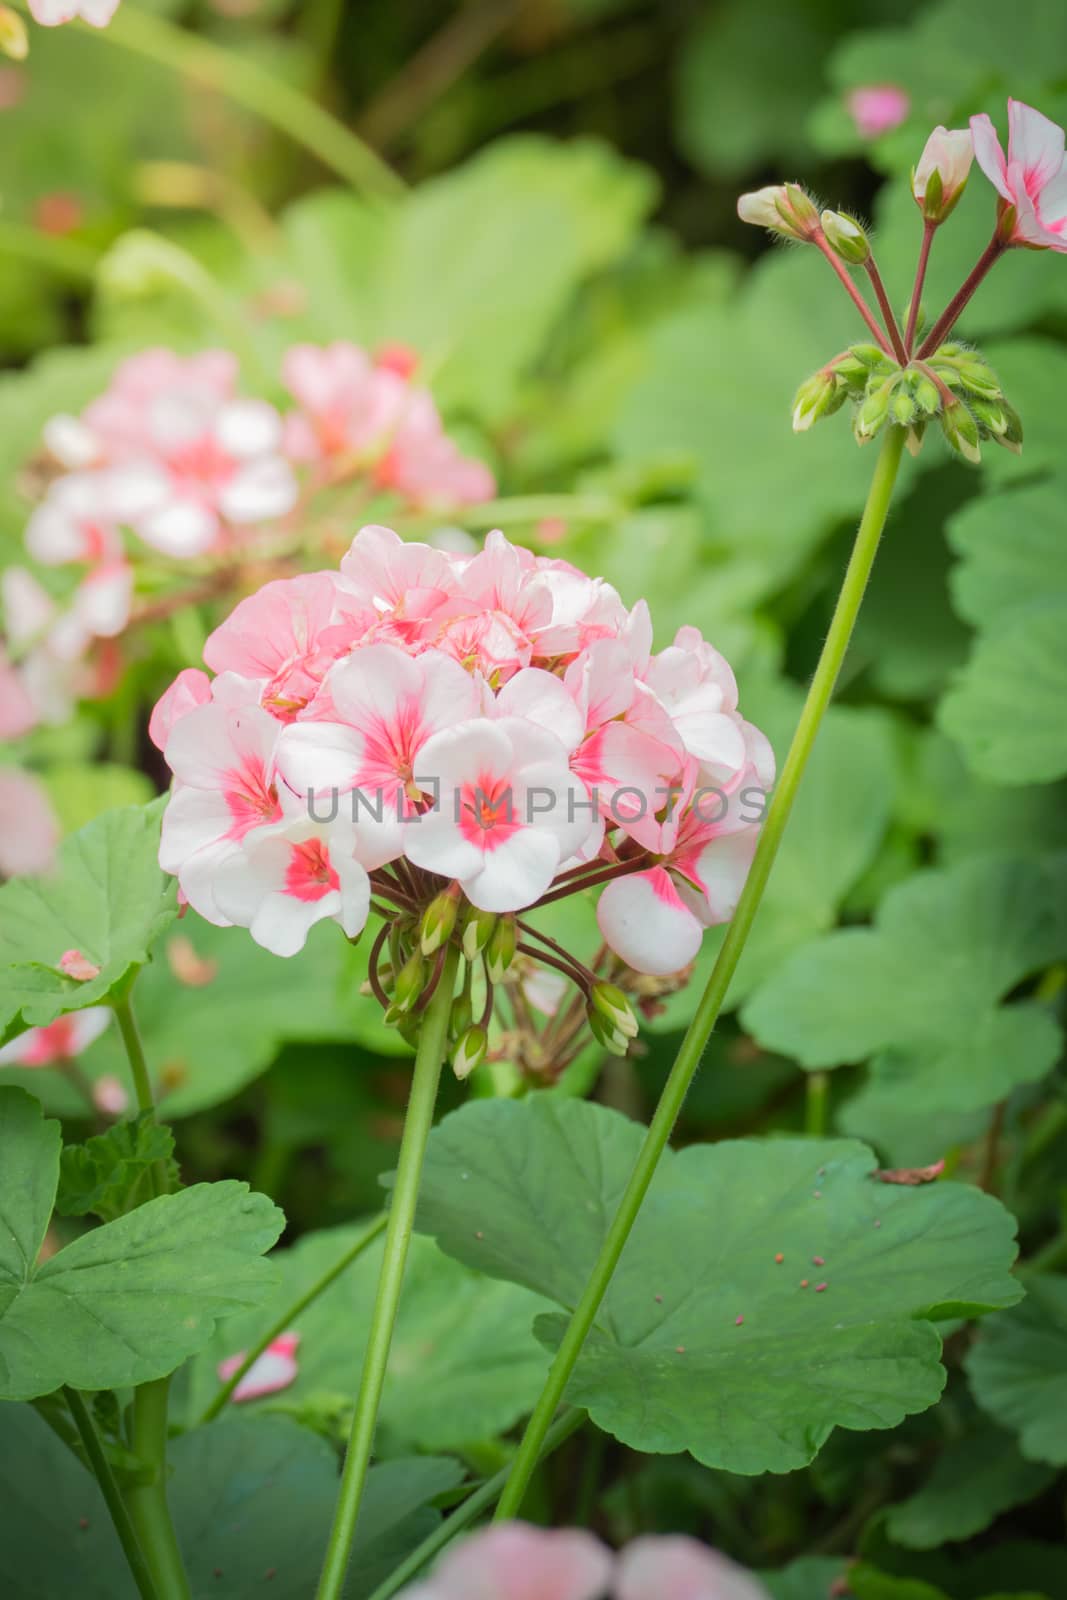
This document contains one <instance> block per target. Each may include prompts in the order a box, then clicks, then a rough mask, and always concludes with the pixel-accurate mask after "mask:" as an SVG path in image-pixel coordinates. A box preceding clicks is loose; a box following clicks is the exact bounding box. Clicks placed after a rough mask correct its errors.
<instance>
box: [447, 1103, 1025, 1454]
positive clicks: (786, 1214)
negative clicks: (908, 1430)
mask: <svg viewBox="0 0 1067 1600" xmlns="http://www.w3.org/2000/svg"><path fill="white" fill-rule="evenodd" d="M641 1136H642V1130H641V1129H640V1128H639V1127H638V1126H637V1125H636V1124H634V1123H631V1122H628V1121H627V1120H626V1119H625V1118H624V1117H621V1116H619V1115H618V1114H617V1113H615V1112H611V1111H608V1110H606V1109H604V1108H603V1107H600V1106H595V1105H591V1104H588V1103H586V1102H584V1101H574V1100H555V1099H544V1098H542V1099H535V1100H527V1101H524V1102H511V1101H482V1102H473V1103H471V1104H469V1105H468V1106H466V1107H465V1108H464V1109H463V1110H462V1111H460V1112H456V1113H454V1114H453V1115H452V1116H449V1117H446V1118H445V1120H444V1122H443V1123H442V1124H441V1125H440V1127H439V1128H438V1129H437V1130H436V1131H435V1132H434V1134H433V1136H432V1138H431V1140H430V1150H429V1153H428V1157H427V1166H426V1173H425V1178H424V1185H423V1196H422V1201H421V1206H420V1213H419V1223H418V1225H419V1227H420V1228H421V1229H422V1230H423V1231H425V1232H431V1233H433V1234H434V1235H435V1236H436V1237H437V1238H438V1240H439V1242H440V1244H441V1246H442V1248H443V1249H445V1250H447V1251H448V1252H449V1254H451V1255H455V1256H456V1257H457V1258H458V1259H459V1260H461V1261H463V1262H465V1263H467V1264H468V1265H470V1266H478V1267H480V1268H481V1269H482V1270H483V1271H485V1272H488V1273H490V1274H492V1275H493V1276H496V1277H504V1278H509V1279H511V1280H513V1281H517V1282H521V1283H523V1284H525V1285H526V1286H527V1287H528V1288H530V1289H533V1290H535V1291H536V1292H537V1293H540V1294H545V1295H548V1296H550V1297H551V1298H552V1299H554V1300H556V1301H557V1303H559V1304H561V1305H563V1306H570V1305H573V1304H574V1303H575V1301H576V1299H577V1297H578V1295H579V1294H580V1293H581V1290H582V1288H583V1286H584V1284H585V1281H586V1278H587V1276H588V1273H589V1270H590V1268H591V1266H592V1264H593V1260H594V1258H595V1256H596V1253H597V1250H598V1248H599V1246H600V1243H601V1241H602V1239H603V1237H604V1233H605V1230H606V1228H607V1226H608V1223H609V1221H610V1219H611V1217H612V1215H613V1213H614V1211H615V1208H616V1204H617V1202H618V1198H619V1195H620V1194H621V1192H622V1188H623V1185H624V1183H625V1181H626V1178H627V1177H628V1175H629V1172H630V1170H631V1167H632V1165H633V1161H634V1157H635V1155H636V1151H637V1147H638V1145H639V1143H640V1140H641ZM873 1167H874V1161H873V1158H872V1157H871V1155H870V1153H869V1152H868V1151H867V1150H865V1149H864V1147H863V1146H862V1145H858V1144H852V1143H847V1142H841V1141H829V1142H819V1141H805V1140H779V1141H776V1142H775V1143H774V1144H773V1146H770V1147H768V1146H767V1145H766V1144H761V1143H757V1142H746V1141H741V1142H738V1143H733V1144H731V1143H723V1144H718V1145H713V1146H693V1147H691V1148H689V1149H687V1150H685V1151H683V1152H681V1153H680V1154H677V1155H673V1154H671V1155H668V1156H667V1157H666V1158H665V1160H664V1162H663V1163H662V1165H661V1167H660V1169H659V1172H658V1173H657V1176H656V1178H655V1180H654V1182H653V1185H652V1188H651V1190H650V1193H649V1196H648V1198H647V1200H646V1202H645V1205H644V1207H643V1208H642V1211H641V1214H640V1216H639V1218H638V1220H637V1223H636V1225H635V1228H634V1232H633V1234H632V1236H631V1239H630V1242H629V1244H628V1245H627V1248H626V1250H625V1251H624V1253H623V1257H622V1261H621V1263H620V1266H619V1269H618V1271H617V1272H616V1275H615V1277H614V1279H613V1281H612V1284H611V1287H610V1288H609V1290H608V1293H607V1296H606V1298H605V1301H604V1304H603V1306H602V1308H601V1312H600V1315H599V1318H598V1321H597V1324H596V1327H595V1329H594V1332H593V1334H592V1337H591V1338H590V1340H589V1342H588V1344H587V1345H586V1348H585V1351H584V1352H583V1355H582V1357H581V1359H580V1361H579V1364H578V1367H577V1369H576V1372H575V1376H574V1379H573V1380H572V1384H571V1388H570V1391H569V1394H570V1398H571V1399H572V1400H573V1401H574V1402H575V1403H577V1404H580V1405H584V1406H587V1407H588V1408H589V1410H590V1412H591V1415H592V1416H593V1419H594V1421H595V1422H596V1423H597V1425H598V1426H599V1427H602V1428H604V1429H606V1430H607V1431H608V1432H611V1433H614V1434H616V1436H617V1437H619V1438H620V1439H622V1440H623V1441H624V1442H625V1443H626V1444H628V1445H630V1446H631V1448H634V1449H640V1450H653V1451H668V1452H669V1451H678V1450H689V1451H691V1453H692V1454H693V1455H695V1456H696V1457H697V1459H698V1460H701V1461H703V1462H705V1463H706V1464H707V1465H709V1466H716V1467H723V1468H725V1469H727V1470H729V1471H734V1472H743V1473H754V1472H763V1471H779V1472H782V1471H788V1470H790V1469H792V1468H794V1467H797V1466H800V1465H802V1464H803V1463H804V1462H806V1461H810V1460H811V1459H812V1457H813V1456H814V1454H815V1453H816V1451H817V1450H818V1449H819V1447H820V1445H821V1444H822V1443H823V1442H824V1441H825V1439H826V1438H827V1436H828V1434H829V1432H830V1431H831V1429H832V1428H833V1427H835V1426H840V1427H846V1428H864V1429H866V1428H885V1427H892V1426H894V1425H895V1424H896V1423H898V1422H899V1421H900V1420H901V1419H902V1418H903V1417H904V1416H906V1415H908V1414H909V1413H910V1412H913V1411H919V1410H923V1409H925V1407H926V1406H929V1405H932V1404H933V1402H934V1401H935V1400H936V1398H937V1396H938V1394H939V1393H940V1390H941V1387H942V1384H943V1381H944V1373H943V1371H942V1369H941V1366H940V1362H939V1353H940V1340H939V1338H938V1335H937V1333H936V1331H935V1329H934V1328H933V1326H932V1325H931V1322H930V1321H929V1320H927V1319H929V1318H932V1317H946V1316H952V1315H962V1314H969V1313H970V1312H974V1311H983V1310H989V1309H991V1308H993V1307H997V1306H1003V1305H1009V1304H1011V1303H1012V1302H1013V1301H1014V1300H1016V1299H1017V1298H1018V1296H1019V1293H1020V1292H1021V1291H1020V1289H1019V1286H1018V1285H1017V1284H1016V1283H1015V1281H1014V1280H1013V1279H1012V1278H1011V1277H1010V1276H1008V1269H1009V1267H1010V1265H1011V1262H1012V1259H1013V1257H1014V1244H1013V1242H1012V1236H1013V1222H1012V1219H1011V1217H1010V1216H1009V1215H1008V1214H1007V1212H1005V1211H1004V1210H1003V1208H1002V1207H1001V1206H999V1205H998V1204H997V1203H996V1202H995V1201H992V1200H990V1198H989V1197H988V1196H985V1195H982V1194H980V1193H979V1192H977V1191H976V1190H974V1189H967V1188H962V1187H960V1186H957V1185H955V1184H944V1183H939V1184H932V1185H928V1186H926V1187H924V1188H920V1189H915V1188H912V1189H904V1188H901V1187H894V1186H887V1185H882V1184H878V1183H874V1182H872V1181H871V1177H870V1174H871V1171H872V1169H873ZM779 1254H780V1255H781V1256H782V1257H783V1259H782V1262H781V1263H778V1262H776V1260H775V1257H776V1255H779ZM816 1256H818V1257H820V1258H821V1259H820V1263H816V1262H815V1261H814V1257H816ZM801 1280H807V1287H801ZM820 1283H824V1284H825V1285H826V1287H825V1289H822V1290H820V1289H819V1287H818V1286H819V1284H820ZM738 1319H740V1321H739V1320H738ZM563 1325H564V1323H563V1319H562V1318H560V1317H558V1316H552V1317H541V1318H539V1319H538V1324H537V1332H538V1333H539V1335H540V1336H541V1337H542V1338H543V1339H544V1340H545V1341H546V1342H547V1343H549V1344H555V1343H556V1341H557V1340H558V1338H559V1335H560V1333H561V1331H562V1327H563Z"/></svg>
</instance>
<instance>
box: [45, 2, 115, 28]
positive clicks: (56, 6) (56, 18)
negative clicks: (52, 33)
mask: <svg viewBox="0 0 1067 1600" xmlns="http://www.w3.org/2000/svg"><path fill="white" fill-rule="evenodd" d="M118 8H119V0H30V14H31V15H32V17H33V19H34V21H35V22H39V23H40V24H41V26H42V27H45V28H58V27H59V26H60V24H61V23H63V22H73V21H74V19H75V17H80V18H81V19H82V21H83V22H88V23H89V24H90V25H91V26H92V27H94V28H106V27H107V25H108V23H109V22H110V21H111V19H112V17H113V16H114V15H115V12H116V11H117V10H118Z"/></svg>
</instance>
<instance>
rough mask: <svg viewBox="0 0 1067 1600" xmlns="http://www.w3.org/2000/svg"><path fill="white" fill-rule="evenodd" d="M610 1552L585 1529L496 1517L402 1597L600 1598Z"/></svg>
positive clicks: (450, 1599) (449, 1599)
mask: <svg viewBox="0 0 1067 1600" xmlns="http://www.w3.org/2000/svg"><path fill="white" fill-rule="evenodd" d="M611 1568H612V1558H611V1554H610V1552H609V1551H608V1550H606V1549H605V1548H604V1546H603V1545H602V1544H601V1543H600V1540H599V1539H595V1538H594V1537H593V1535H592V1534H591V1533H584V1532H582V1531H581V1530H580V1529H571V1528H563V1529H558V1530H555V1529H549V1528H534V1527H530V1526H528V1525H527V1524H526V1523H523V1522H500V1523H497V1524H496V1525H495V1526H494V1527H492V1528H487V1529H486V1530H485V1531H484V1532H482V1533H476V1534H475V1535H474V1536H473V1538H470V1539H466V1540H464V1542H463V1543H462V1544H460V1545H457V1546H456V1547H455V1548H454V1549H452V1550H450V1551H449V1552H448V1554H447V1555H446V1556H445V1557H444V1559H443V1561H442V1562H441V1564H440V1566H439V1567H438V1568H437V1571H436V1572H435V1573H434V1575H433V1578H432V1579H431V1580H430V1581H429V1582H428V1583H427V1584H426V1585H425V1586H422V1585H420V1586H418V1587H417V1588H415V1589H412V1590H408V1591H406V1594H407V1596H408V1600H600V1596H601V1595H603V1594H604V1593H605V1592H606V1590H607V1586H608V1583H609V1581H610V1579H611Z"/></svg>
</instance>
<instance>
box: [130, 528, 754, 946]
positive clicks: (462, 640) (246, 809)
mask: <svg viewBox="0 0 1067 1600" xmlns="http://www.w3.org/2000/svg"><path fill="white" fill-rule="evenodd" d="M204 657H205V660H206V662H207V665H208V666H209V667H210V668H211V669H212V670H213V671H214V673H215V674H216V676H215V677H214V678H213V679H212V678H209V677H208V675H207V674H206V673H204V672H201V671H199V670H192V669H190V670H187V671H185V672H183V673H181V674H180V675H179V677H178V678H177V679H176V680H175V682H174V683H173V684H172V686H171V687H170V689H169V690H168V691H167V693H166V694H165V695H164V697H163V699H162V700H161V701H160V703H159V705H158V706H157V707H156V710H155V712H154V714H153V717H152V721H151V724H150V733H151V735H152V737H153V739H154V740H155V742H156V744H157V745H158V746H159V747H160V749H162V750H163V752H164V755H165V757H166V760H167V763H168V765H169V766H170V768H171V771H172V772H173V774H174V778H175V783H174V788H173V793H172V796H171V799H170V803H169V805H168V807H167V810H166V813H165V817H164V822H163V835H162V845H161V853H160V860H161V862H162V865H163V866H164V868H165V869H166V870H167V871H170V872H173V873H175V874H176V875H177V877H178V879H179V883H180V886H181V889H182V891H183V893H184V895H185V896H186V898H187V899H188V900H189V902H190V903H191V904H192V905H193V906H194V907H195V908H196V909H197V910H198V911H199V912H200V913H201V914H202V915H203V916H205V917H206V918H208V919H209V920H210V921H213V922H216V923H221V924H227V923H235V924H239V925H240V926H243V927H247V928H249V929H250V930H251V932H252V935H253V937H254V938H255V939H256V940H258V941H259V942H260V943H261V944H263V945H265V946H266V947H267V948H268V949H271V950H273V951H275V952H277V953H278V954H281V955H288V954H292V953H293V952H294V951H296V950H298V949H299V948H300V947H301V946H302V945H303V943H304V940H305V938H306V936H307V933H308V930H309V928H310V927H311V926H312V925H313V924H314V923H316V922H318V921H320V920H321V919H323V918H327V917H329V918H332V919H333V920H335V921H337V922H339V923H340V924H341V926H342V928H343V929H344V931H345V932H346V934H348V935H350V936H352V935H354V934H356V933H357V932H358V931H359V930H360V929H361V928H362V927H363V925H364V922H365V921H366V918H367V915H368V911H369V909H370V904H371V898H372V893H373V894H375V895H379V894H380V895H381V896H382V897H383V898H386V899H388V898H389V895H390V893H391V892H393V893H395V894H396V895H397V896H399V898H400V901H401V903H403V902H404V901H405V900H406V901H407V903H408V904H411V903H412V902H416V903H418V904H420V905H421V904H422V903H428V902H429V900H430V899H431V898H432V897H433V895H435V894H436V893H437V892H438V891H439V890H441V889H442V888H443V887H444V885H445V884H446V883H454V884H455V885H457V886H458V889H459V890H460V891H462V893H463V894H464V895H465V896H466V898H467V900H468V901H469V902H470V903H471V904H472V905H473V906H475V907H477V908H479V909H480V910H482V911H485V912H491V913H504V912H513V911H518V910H521V909H523V908H525V907H529V906H532V905H534V904H536V903H538V902H539V901H540V900H541V899H542V897H544V896H545V895H547V894H549V893H552V894H553V895H554V896H555V895H556V894H558V893H560V892H568V891H569V890H575V891H577V890H578V889H581V888H583V887H584V886H585V885H586V884H587V883H588V884H589V886H591V887H592V886H598V885H600V884H604V883H606V887H605V888H604V890H603V893H602V895H601V898H600V903H599V908H598V914H599V920H600V926H601V929H602V932H603V935H604V938H605V939H606V940H607V942H608V944H609V945H610V946H611V948H612V949H613V950H614V951H615V952H616V953H617V954H618V955H619V956H621V957H622V959H623V960H624V961H625V962H626V963H627V964H628V965H630V966H632V967H635V968H637V969H639V970H641V971H644V972H650V973H670V972H675V971H677V970H678V969H679V968H681V967H683V966H684V965H686V964H687V963H688V962H689V961H690V960H691V959H692V958H693V956H694V955H695V954H696V951H697V949H698V947H699V944H700V940H701V937H702V933H703V930H704V928H705V927H707V926H709V925H711V924H713V923H717V922H722V921H724V920H726V919H727V918H729V917H730V915H731V914H732V912H733V909H734V907H735V905H736V903H737V897H738V895H739V893H740V890H741V886H742V884H743V882H744V879H745V876H746V873H747V871H748V866H749V863H750V861H751V858H752V853H753V850H754V847H755V843H756V838H757V834H758V826H759V821H760V818H761V816H762V813H763V809H764V798H765V791H766V789H767V787H768V786H769V784H770V783H771V781H772V778H773V766H774V763H773V757H772V754H771V751H770V748H769V746H768V744H767V741H766V739H765V738H764V737H763V736H762V734H760V733H759V732H758V731H757V730H756V729H755V728H754V727H752V726H751V725H750V724H749V723H747V722H745V721H744V720H743V718H742V717H741V716H740V714H739V712H738V709H737V686H736V683H735V681H734V677H733V674H732V673H731V671H730V668H729V666H728V665H727V663H726V661H725V660H724V659H723V657H722V656H721V655H719V654H718V652H717V651H715V650H714V649H713V648H712V647H711V645H709V644H708V643H707V642H706V641H705V640H704V639H702V638H701V636H700V634H699V633H698V632H697V631H696V629H693V628H683V629H681V630H680V632H679V633H678V636H677V638H676V639H675V641H674V643H673V644H672V645H670V646H669V647H668V648H667V649H665V650H661V651H659V652H654V651H653V649H652V628H651V621H650V618H649V614H648V609H647V606H645V604H644V603H643V602H639V603H638V604H637V605H636V606H634V607H633V608H632V609H629V610H628V609H627V608H626V607H625V606H624V605H623V603H622V601H621V599H620V598H619V595H618V594H617V593H616V591H615V590H614V589H613V588H612V587H611V586H610V585H609V584H607V583H605V582H604V581H603V580H601V579H598V578H589V577H587V576H585V574H583V573H582V572H580V571H579V570H578V569H577V568H575V567H573V566H571V565H570V564H569V563H568V562H565V561H560V560H554V559H549V558H547V557H542V556H534V555H533V554H532V553H531V552H530V551H528V550H525V549H523V548H521V547H519V546H516V545H513V544H511V543H509V542H508V540H507V539H505V538H504V536H503V534H501V533H499V532H497V533H493V534H490V536H489V538H488V540H487V542H486V545H485V548H484V549H483V550H482V551H480V552H479V553H478V554H476V555H473V556H470V555H456V554H452V553H448V552H445V551H442V550H437V549H434V548H432V547H430V546H428V545H425V544H416V543H405V542H404V541H402V540H401V539H400V538H398V536H397V535H396V534H395V533H393V532H392V531H391V530H389V529H387V528H383V527H367V528H364V529H363V530H362V531H361V532H360V533H359V534H358V535H357V536H356V538H355V540H354V542H353V544H352V547H351V549H350V550H349V552H348V554H347V555H346V556H345V557H344V559H343V561H342V562H341V567H340V571H339V572H333V571H328V572H316V573H311V574H308V575H306V576H302V577H296V578H289V579H281V580H277V581H275V582H271V583H268V584H267V585H265V587H264V588H262V589H261V590H260V591H259V592H258V593H257V594H254V595H252V596H251V597H250V598H248V599H247V600H244V601H242V602H241V603H240V604H239V605H238V606H237V607H236V609H235V610H234V612H233V613H232V615H231V616H230V617H229V619H228V620H227V621H226V622H224V623H223V624H222V626H221V627H219V628H218V629H217V630H216V631H215V632H214V633H213V634H212V635H211V637H210V638H209V640H208V642H207V645H206V647H205V651H204Z"/></svg>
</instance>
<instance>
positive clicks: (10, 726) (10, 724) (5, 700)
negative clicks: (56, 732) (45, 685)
mask: <svg viewBox="0 0 1067 1600" xmlns="http://www.w3.org/2000/svg"><path fill="white" fill-rule="evenodd" d="M36 725H37V710H36V708H35V706H34V703H33V698H32V696H31V695H30V691H29V689H28V688H27V687H26V684H25V683H24V682H23V679H22V677H21V675H20V674H19V672H18V670H17V669H16V668H15V667H13V666H12V665H11V662H10V661H8V659H7V657H6V656H5V655H4V654H3V652H2V651H0V739H20V738H21V737H22V735H23V734H24V733H29V731H30V729H31V728H34V727H36Z"/></svg>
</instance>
